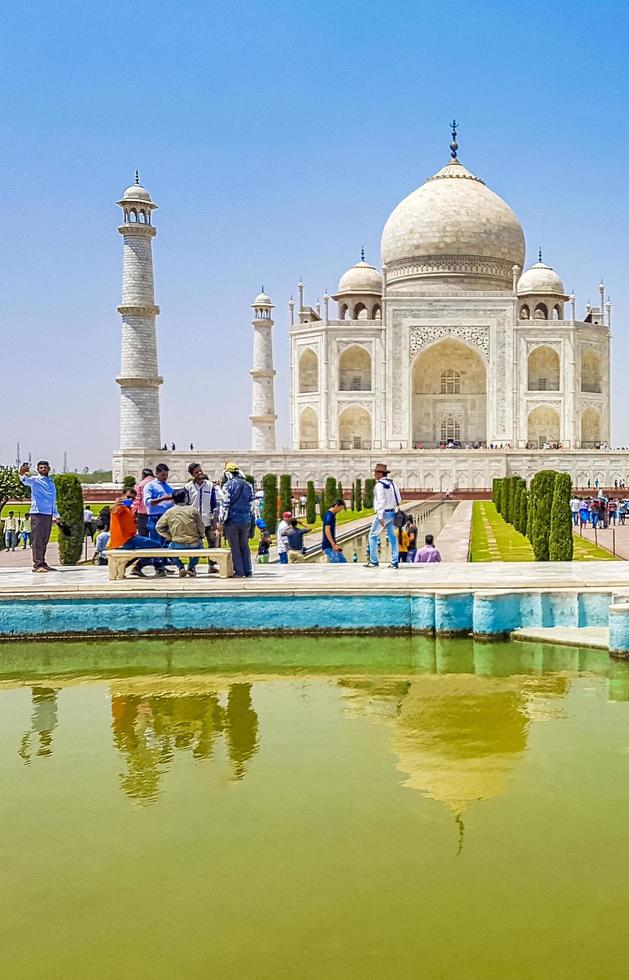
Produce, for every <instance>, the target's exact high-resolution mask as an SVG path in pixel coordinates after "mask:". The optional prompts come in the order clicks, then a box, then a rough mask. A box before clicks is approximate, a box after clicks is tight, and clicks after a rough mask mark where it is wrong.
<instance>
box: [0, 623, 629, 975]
mask: <svg viewBox="0 0 629 980" xmlns="http://www.w3.org/2000/svg"><path fill="white" fill-rule="evenodd" d="M0 776H1V786H2V793H1V796H0V833H1V835H2V836H1V842H2V846H1V851H0V852H1V854H2V860H1V865H0V866H1V869H2V879H1V880H2V887H1V888H0V976H2V977H6V978H11V980H13V978H31V977H32V978H40V977H42V978H55V980H56V978H64V980H66V978H75V977H77V978H106V977H107V978H110V977H119V976H123V977H127V976H129V977H133V978H160V980H161V978H206V977H207V978H210V977H212V978H214V977H216V978H239V980H240V978H284V977H286V978H302V977H303V978H318V977H322V978H328V977H330V978H372V977H373V978H376V977H377V978H387V980H388V978H406V977H408V978H426V980H433V978H456V980H460V978H483V980H485V978H502V977H506V978H523V977H526V978H529V977H530V978H540V977H544V978H546V977H548V978H564V977H565V978H588V980H591V978H616V977H618V978H620V977H623V978H624V977H626V976H627V974H628V972H629V967H628V965H627V964H628V962H629V960H628V955H629V930H628V929H627V926H626V908H627V900H628V899H629V819H628V818H629V666H627V665H625V664H617V663H613V662H610V661H609V659H608V657H607V654H603V653H599V652H594V651H586V650H581V651H578V650H572V649H569V648H560V647H542V646H535V645H528V644H476V643H473V642H472V641H441V640H437V641H435V640H432V639H424V638H414V639H410V638H407V637H400V638H375V637H374V638H366V637H341V638H336V639H332V638H328V637H322V638H304V637H300V638H287V639H273V638H264V639H259V638H258V639H247V640H239V639H231V640H229V639H220V640H211V639H193V640H181V641H180V640H146V639H137V640H122V641H111V642H106V643H102V642H99V643H81V644H78V643H72V644H63V643H51V644H37V643H33V644H26V643H20V644H19V645H18V644H9V645H4V646H0Z"/></svg>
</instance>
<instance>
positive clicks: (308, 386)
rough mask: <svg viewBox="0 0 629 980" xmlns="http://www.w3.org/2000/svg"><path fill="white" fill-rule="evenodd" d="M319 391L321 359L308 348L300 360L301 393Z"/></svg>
mask: <svg viewBox="0 0 629 980" xmlns="http://www.w3.org/2000/svg"><path fill="white" fill-rule="evenodd" d="M318 390H319V358H318V357H317V355H316V354H315V352H314V351H313V350H310V348H308V349H307V350H305V351H304V352H303V354H302V355H301V357H300V358H299V391H300V393H301V394H303V393H304V392H307V391H318Z"/></svg>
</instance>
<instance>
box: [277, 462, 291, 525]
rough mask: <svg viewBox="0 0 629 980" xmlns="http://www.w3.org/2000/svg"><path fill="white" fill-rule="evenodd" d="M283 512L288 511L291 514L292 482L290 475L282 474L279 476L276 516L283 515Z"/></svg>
mask: <svg viewBox="0 0 629 980" xmlns="http://www.w3.org/2000/svg"><path fill="white" fill-rule="evenodd" d="M285 510H289V511H290V512H291V514H292V512H293V481H292V479H291V476H290V473H282V475H281V476H280V513H279V515H278V516H280V515H281V514H283V513H284V511H285Z"/></svg>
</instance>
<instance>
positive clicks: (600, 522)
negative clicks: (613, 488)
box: [570, 490, 629, 529]
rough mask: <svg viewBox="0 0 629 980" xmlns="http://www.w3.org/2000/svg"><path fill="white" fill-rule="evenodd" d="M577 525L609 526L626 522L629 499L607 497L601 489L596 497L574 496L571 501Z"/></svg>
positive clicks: (574, 521)
mask: <svg viewBox="0 0 629 980" xmlns="http://www.w3.org/2000/svg"><path fill="white" fill-rule="evenodd" d="M570 510H571V511H572V520H573V523H574V526H575V527H579V526H580V527H585V526H586V525H588V524H589V525H591V527H592V528H594V529H596V528H599V527H600V528H608V527H612V526H614V527H615V526H616V524H625V523H626V520H627V515H628V514H629V499H626V498H624V497H611V496H610V497H606V496H605V494H604V493H603V491H602V490H599V491H598V493H597V495H596V496H595V497H576V496H575V497H573V498H572V500H571V501H570Z"/></svg>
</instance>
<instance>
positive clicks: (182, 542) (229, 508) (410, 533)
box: [4, 460, 441, 578]
mask: <svg viewBox="0 0 629 980" xmlns="http://www.w3.org/2000/svg"><path fill="white" fill-rule="evenodd" d="M28 470H29V467H28V464H24V465H23V466H22V467H21V468H20V479H21V481H22V483H23V484H24V485H25V486H28V487H29V489H30V492H31V504H30V508H29V511H30V512H29V513H28V514H27V515H25V516H23V517H22V516H16V514H15V512H14V511H9V514H8V517H7V518H5V522H4V534H5V542H6V547H7V548H8V549H9V550H11V551H14V550H15V549H16V548H17V547H18V542H19V541H21V542H22V547H23V548H26V547H27V544H28V543H29V542H30V544H31V547H32V552H33V571H35V572H49V571H53V569H51V567H50V566H49V565H48V563H47V561H46V549H47V546H48V542H49V540H50V535H51V530H52V526H53V524H54V523H57V524H59V525H60V527H61V529H62V530H63V531H64V532H65V531H66V530H67V529H66V528H64V525H63V524H62V523H61V521H60V519H59V513H58V511H57V490H56V485H55V483H54V480H53V479H52V477H51V476H50V466H49V464H48V462H46V461H45V460H41V461H40V462H39V463H38V464H37V472H36V473H35V474H30V473H29V472H28ZM188 474H189V477H190V479H189V480H188V481H187V482H186V483H185V485H184V486H182V487H173V486H172V485H171V484H170V483H169V476H170V470H169V467H168V465H167V464H166V463H159V464H158V465H157V466H156V467H155V472H153V470H152V469H149V468H146V469H144V470H142V473H141V476H140V479H139V481H138V482H137V483H136V484H135V486H134V487H133V488H128V489H126V490H124V492H123V493H122V496H121V497H120V498H119V499H118V500H117V501H116V502H115V504H114V505H113V506H111V507H110V506H105V507H103V508H102V509H101V511H100V513H99V514H98V516H97V515H96V514H95V513H94V512H93V511H92V509H91V508H90V506H89V505H87V506H86V507H85V509H84V511H83V530H84V534H85V535H86V536H88V537H90V538H92V540H94V543H95V553H94V560H95V561H96V562H97V563H99V564H106V562H107V552H108V551H112V550H118V549H123V550H126V551H138V552H142V551H146V550H148V549H151V550H153V551H155V549H157V548H158V549H159V550H160V551H162V550H164V555H163V556H162V555H161V554H160V555H145V556H142V555H141V554H138V556H137V559H136V560H135V561H133V562H131V564H132V569H131V575H133V576H136V577H139V578H141V577H143V576H144V569H145V568H146V567H147V566H152V567H153V569H154V573H155V575H156V576H157V577H160V578H163V577H165V576H166V575H169V574H173V575H174V574H177V573H178V574H179V576H180V577H181V578H185V577H187V576H190V577H194V576H196V574H197V566H198V564H199V559H200V556H199V555H195V554H190V556H189V557H188V556H187V555H185V556H184V557H186V559H187V562H186V563H185V564H184V561H183V560H182V556H181V555H180V554H173V555H168V554H167V553H166V552H167V551H173V550H176V551H178V552H188V551H190V552H195V551H199V550H202V549H204V548H205V547H207V549H209V550H210V551H211V550H212V549H217V548H220V547H221V544H222V542H223V540H225V541H226V542H227V544H228V545H229V548H230V550H231V554H232V561H233V567H234V577H236V578H250V577H251V575H252V562H251V550H250V544H249V542H250V541H251V539H252V538H254V537H255V534H256V528H257V529H259V531H260V535H259V541H258V550H257V560H258V563H259V564H266V563H267V562H268V561H269V556H270V548H271V545H272V538H271V535H270V533H269V531H268V528H267V526H266V523H265V521H264V520H263V516H262V515H263V508H264V500H263V497H262V494H256V493H255V491H254V488H253V486H252V485H251V483H250V482H249V481H247V479H246V478H245V476H244V474H243V473H242V472H241V471H240V469H239V467H238V465H237V463H235V462H227V463H225V467H224V472H223V474H222V477H221V479H220V480H212V479H210V478H209V477H208V476H207V475H206V474H205V473H204V471H203V467H202V466H201V465H200V463H190V465H189V466H188ZM374 477H375V481H374V482H375V485H374V509H375V516H374V518H373V522H372V525H371V529H370V532H369V543H368V549H369V560H368V562H367V564H366V566H365V567H367V568H374V567H377V566H378V565H379V551H380V538H381V535H383V534H384V535H386V537H387V539H388V542H389V549H390V566H389V567H391V568H397V567H398V566H399V564H400V562H402V563H423V562H438V561H440V560H441V556H440V555H439V552H438V550H437V549H436V548H435V546H434V541H433V539H432V536H431V535H427V536H426V540H425V543H424V545H423V547H421V548H418V541H417V534H418V532H417V526H416V524H415V523H414V520H413V517H412V515H410V514H405V513H404V511H403V510H402V508H401V503H402V497H401V493H400V490H399V488H398V486H397V484H396V483H395V481H394V480H392V479H391V478H390V471H389V469H388V467H387V466H386V465H385V464H384V463H379V464H377V466H376V468H375V472H374ZM261 498H262V499H261ZM274 503H275V502H273V505H274ZM300 503H302V504H304V503H305V500H303V498H302V500H301V501H300ZM344 508H345V502H344V500H343V499H342V498H341V497H339V498H338V499H336V500H334V501H333V502H332V504H331V506H330V507H328V509H327V510H326V511H325V512H324V514H323V522H322V524H323V526H322V535H321V551H322V553H323V555H324V556H325V558H326V559H327V561H328V562H330V563H332V564H342V563H345V562H346V561H347V558H346V557H345V555H344V553H343V548H342V546H341V545H340V544H339V543H338V541H337V531H336V519H337V515H338V514H339V513H340V512H341V511H342V510H343V509H344ZM311 530H312V528H311V527H309V526H308V525H307V524H306V523H304V522H303V521H302V520H300V519H299V518H297V517H295V516H294V515H293V513H292V512H291V511H289V510H287V511H285V512H284V513H283V515H282V520H281V521H280V523H279V525H278V527H277V554H278V559H279V562H280V564H292V563H294V562H298V561H302V560H303V559H304V557H305V556H306V554H307V548H306V545H305V543H304V538H305V535H306V534H308V533H309V532H310V531H311ZM208 560H209V573H212V572H215V571H216V562H215V561H213V557H212V555H211V554H210V555H209V556H208ZM354 560H355V561H357V560H358V558H357V555H356V552H354Z"/></svg>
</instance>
